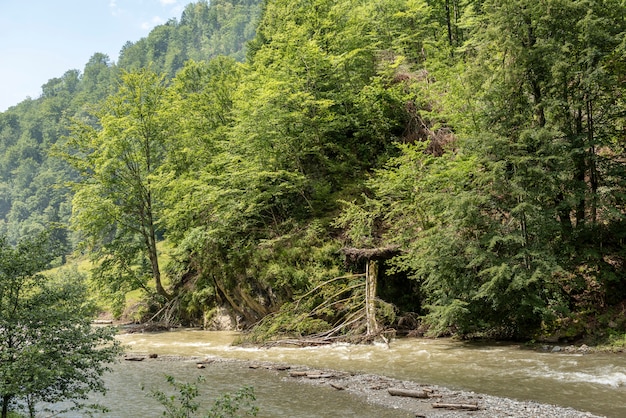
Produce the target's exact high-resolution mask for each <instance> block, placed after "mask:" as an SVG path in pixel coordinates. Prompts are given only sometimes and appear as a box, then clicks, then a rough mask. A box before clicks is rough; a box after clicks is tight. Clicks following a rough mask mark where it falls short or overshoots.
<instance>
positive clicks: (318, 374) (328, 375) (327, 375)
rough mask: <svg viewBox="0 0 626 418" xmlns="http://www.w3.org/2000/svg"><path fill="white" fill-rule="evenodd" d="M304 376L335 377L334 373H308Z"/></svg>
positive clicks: (309, 377) (315, 377) (312, 377)
mask: <svg viewBox="0 0 626 418" xmlns="http://www.w3.org/2000/svg"><path fill="white" fill-rule="evenodd" d="M304 377H306V378H307V379H330V378H331V377H335V375H334V374H329V373H310V374H307V375H306V376H304Z"/></svg>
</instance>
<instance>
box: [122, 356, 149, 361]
mask: <svg viewBox="0 0 626 418" xmlns="http://www.w3.org/2000/svg"><path fill="white" fill-rule="evenodd" d="M124 360H126V361H144V360H145V357H139V356H132V357H124Z"/></svg>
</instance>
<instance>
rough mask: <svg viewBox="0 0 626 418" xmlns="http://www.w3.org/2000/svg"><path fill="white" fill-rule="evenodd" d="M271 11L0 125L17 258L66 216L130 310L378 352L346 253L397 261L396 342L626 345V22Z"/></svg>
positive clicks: (61, 94) (188, 34)
mask: <svg viewBox="0 0 626 418" xmlns="http://www.w3.org/2000/svg"><path fill="white" fill-rule="evenodd" d="M256 3H257V2H253V1H250V2H245V1H226V0H222V1H213V2H211V4H210V5H209V4H208V3H206V2H199V3H195V4H191V5H189V6H187V8H186V9H185V12H184V14H183V15H182V17H181V19H180V22H178V21H171V22H168V23H167V24H166V25H163V26H160V27H157V28H155V29H154V30H153V32H152V33H151V34H150V36H149V37H147V38H146V39H143V40H140V41H138V42H137V43H134V44H133V43H128V44H127V45H125V46H124V47H123V49H122V53H121V56H120V59H119V61H118V63H116V64H113V63H111V62H110V61H109V60H108V58H107V57H106V56H102V55H100V54H96V55H94V57H93V58H92V60H91V61H90V62H89V63H88V64H87V66H86V67H85V69H84V71H83V72H82V73H80V72H78V71H68V72H67V73H66V74H65V75H64V76H63V77H62V78H60V79H54V80H50V81H49V82H48V83H47V84H46V85H44V86H43V94H42V97H41V98H39V99H36V100H29V101H26V102H22V103H20V104H19V105H17V106H16V107H13V108H11V109H10V110H9V111H7V112H5V113H3V114H1V115H0V135H1V141H0V144H1V145H0V146H2V157H1V158H2V161H1V162H0V169H1V173H0V176H1V177H0V179H1V180H2V185H1V187H2V188H3V191H4V193H3V194H2V199H3V200H2V201H1V203H0V211H1V213H0V215H2V216H3V217H4V221H3V222H4V223H3V224H2V228H3V230H4V232H5V233H6V234H7V235H8V237H9V239H11V240H17V239H18V238H19V237H20V236H23V235H26V234H28V233H29V232H30V231H33V230H37V229H42V228H46V227H47V225H48V224H49V223H50V222H61V223H65V222H67V221H68V219H69V216H70V212H71V213H72V220H71V224H72V231H73V232H72V233H71V235H68V237H73V238H72V239H68V240H67V248H68V252H69V251H71V250H76V249H79V250H80V251H82V252H84V253H85V254H87V255H89V256H90V257H91V258H92V260H93V261H94V266H95V268H94V270H93V272H92V273H93V281H94V283H95V284H96V285H97V288H98V289H99V291H100V292H101V294H103V295H108V296H110V300H115V301H117V302H116V304H114V305H113V308H115V309H116V311H117V312H122V311H123V308H124V304H125V299H124V296H125V295H126V294H127V293H128V292H130V291H133V290H136V289H141V290H142V292H143V295H144V297H145V300H146V311H145V318H146V319H148V318H152V317H154V315H155V314H157V313H158V314H159V315H160V317H161V318H163V319H167V320H176V321H182V322H186V323H209V322H210V320H211V318H212V317H213V316H214V315H215V313H216V310H217V308H224V307H226V308H227V310H228V311H229V312H231V314H232V315H233V317H236V318H237V321H238V322H239V323H240V324H241V325H243V326H251V325H253V324H256V331H257V332H256V334H254V337H258V338H265V337H267V336H269V335H274V336H275V335H318V336H325V337H330V338H335V337H338V336H343V335H346V334H349V333H359V332H361V331H362V330H364V329H365V326H366V323H365V322H366V321H365V319H366V315H365V314H366V311H367V309H366V306H365V305H364V303H363V302H364V292H365V284H364V283H365V279H364V277H363V272H364V270H365V264H366V263H365V262H364V261H363V259H359V258H350V257H347V256H346V254H347V252H346V249H347V248H351V249H352V250H354V251H356V252H358V251H360V254H374V253H376V254H382V253H384V254H386V255H387V256H388V257H387V258H386V260H385V261H384V262H382V261H381V265H380V270H379V275H378V281H379V283H378V295H379V298H378V299H377V301H376V305H377V320H378V324H379V326H380V329H381V330H385V329H386V328H389V327H392V328H402V327H404V328H408V329H410V330H412V331H414V332H429V333H431V334H433V335H445V334H451V333H452V334H457V335H461V336H493V337H498V338H543V337H546V336H553V337H554V336H556V337H561V338H576V337H583V336H587V335H592V334H594V333H595V334H604V336H605V337H606V336H609V337H610V336H615V337H616V338H618V337H619V338H623V335H624V334H625V333H626V319H624V317H623V314H622V313H623V310H624V309H626V274H625V271H624V269H625V266H624V262H625V257H626V254H625V249H624V238H625V234H626V224H625V209H626V207H625V200H624V199H625V196H626V194H625V192H626V184H625V180H626V176H625V174H626V171H625V168H626V166H625V164H626V160H625V159H624V144H625V143H626V142H625V139H626V138H625V135H626V131H625V130H624V121H625V115H626V103H625V102H624V98H623V93H624V91H625V87H626V85H625V83H626V55H625V52H626V50H625V49H626V22H625V21H624V16H626V6H625V5H624V4H623V2H621V1H619V0H605V1H600V0H598V1H595V0H584V1H583V0H568V1H565V0H547V1H542V2H536V1H530V0H514V1H504V0H464V1H458V0H376V1H355V0H339V1H337V0H334V1H329V0H307V1H304V0H302V1H301V0H267V1H265V2H264V3H263V5H262V7H259V6H258V5H257V4H256ZM257 13H260V15H258V14H257ZM257 16H259V19H258V20H257V19H256V17H257ZM248 39H250V42H249V43H246V40H248ZM244 47H245V48H244ZM51 149H52V150H53V153H52V155H50V154H48V151H49V150H51ZM68 180H72V181H73V184H72V188H68V187H65V184H66V181H68ZM354 251H353V252H352V254H354V253H355V252H354ZM368 330H369V328H368Z"/></svg>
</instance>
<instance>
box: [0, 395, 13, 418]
mask: <svg viewBox="0 0 626 418" xmlns="http://www.w3.org/2000/svg"><path fill="white" fill-rule="evenodd" d="M11 398H12V396H11V395H2V418H7V417H8V416H9V403H10V402H11Z"/></svg>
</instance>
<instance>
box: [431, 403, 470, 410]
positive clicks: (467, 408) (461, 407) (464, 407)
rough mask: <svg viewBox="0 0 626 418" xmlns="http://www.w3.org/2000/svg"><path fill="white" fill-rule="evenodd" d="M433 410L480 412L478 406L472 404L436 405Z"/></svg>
mask: <svg viewBox="0 0 626 418" xmlns="http://www.w3.org/2000/svg"><path fill="white" fill-rule="evenodd" d="M433 408H442V409H463V410H466V411H478V409H479V408H478V404H472V403H434V404H433Z"/></svg>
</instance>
